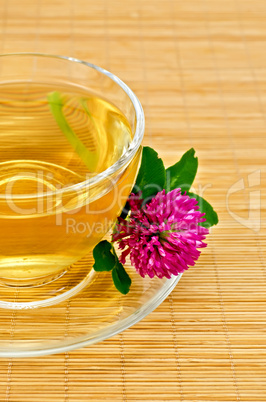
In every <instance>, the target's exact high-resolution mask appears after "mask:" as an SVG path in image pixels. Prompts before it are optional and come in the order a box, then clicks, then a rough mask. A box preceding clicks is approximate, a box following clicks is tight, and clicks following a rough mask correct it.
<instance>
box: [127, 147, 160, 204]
mask: <svg viewBox="0 0 266 402" xmlns="http://www.w3.org/2000/svg"><path fill="white" fill-rule="evenodd" d="M164 186H165V167H164V164H163V161H162V159H160V158H158V153H157V152H156V151H154V149H152V148H150V147H143V152H142V160H141V166H140V170H139V173H138V176H137V180H136V184H135V186H134V188H133V190H132V191H133V193H137V192H139V191H141V192H142V198H143V199H147V198H151V197H152V196H154V195H156V194H157V193H158V192H159V191H162V190H163V188H164Z"/></svg>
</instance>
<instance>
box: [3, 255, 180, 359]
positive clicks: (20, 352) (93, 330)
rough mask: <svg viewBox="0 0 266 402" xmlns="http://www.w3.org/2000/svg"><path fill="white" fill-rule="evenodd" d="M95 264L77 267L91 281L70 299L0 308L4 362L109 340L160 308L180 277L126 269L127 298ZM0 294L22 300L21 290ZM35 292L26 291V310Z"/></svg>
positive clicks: (88, 260) (87, 262) (89, 261)
mask: <svg viewBox="0 0 266 402" xmlns="http://www.w3.org/2000/svg"><path fill="white" fill-rule="evenodd" d="M92 261H93V259H92V256H87V257H86V258H84V259H83V260H82V261H80V262H79V270H78V271H77V272H80V275H83V273H84V270H85V269H86V270H87V272H88V273H89V274H88V276H89V280H88V281H87V283H86V286H84V287H83V289H81V290H80V291H79V292H76V293H74V294H70V295H69V296H70V297H69V298H68V299H67V300H63V301H61V302H60V301H59V303H57V304H53V303H52V305H45V306H38V300H37V305H36V304H34V305H33V306H32V307H33V308H29V307H27V308H23V306H22V307H21V308H16V309H13V310H11V309H7V308H0V322H1V333H0V357H30V356H42V355H48V354H53V353H62V352H66V351H69V350H72V349H76V348H80V347H84V346H87V345H91V344H94V343H97V342H100V341H102V340H104V339H107V338H109V337H111V336H113V335H115V334H117V333H119V332H122V331H124V330H125V329H126V328H129V327H131V326H132V325H134V324H136V323H137V322H138V321H140V320H141V319H143V318H144V317H145V316H146V315H148V314H149V313H150V312H152V311H153V310H154V309H155V308H156V307H158V306H159V305H160V304H161V303H162V302H163V300H164V299H165V298H166V297H167V296H168V295H169V294H170V292H171V291H172V290H173V289H174V287H175V286H176V284H177V283H178V281H179V280H180V278H181V276H182V275H179V276H177V277H173V278H171V279H158V278H153V279H150V278H144V279H143V278H142V277H140V276H139V275H138V274H137V273H136V272H135V270H134V268H132V267H130V266H127V265H126V266H125V267H126V269H127V271H128V273H129V274H130V276H131V279H132V286H131V290H130V292H129V293H128V295H126V296H124V295H122V294H120V293H119V292H118V291H117V290H116V289H115V287H114V285H113V282H112V278H111V273H110V272H103V273H99V274H98V273H94V271H93V270H92V269H91V267H92ZM77 272H75V278H76V276H77ZM75 280H77V278H76V279H75ZM77 282H78V281H77ZM44 286H45V285H44ZM47 286H50V289H51V298H52V296H53V294H52V283H50V284H47ZM0 290H1V291H2V292H3V291H4V292H5V297H6V300H7V302H8V300H10V302H11V303H15V302H16V300H17V299H18V296H19V299H20V300H21V299H22V297H21V295H20V294H19V292H21V289H18V288H4V287H1V289H0ZM34 291H35V290H34V288H30V289H28V291H27V292H25V298H24V300H23V301H25V303H26V304H25V305H27V306H28V303H27V298H29V299H32V298H33V296H34ZM36 294H37V293H36ZM71 296H72V297H71Z"/></svg>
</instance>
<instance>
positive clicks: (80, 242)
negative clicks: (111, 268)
mask: <svg viewBox="0 0 266 402" xmlns="http://www.w3.org/2000/svg"><path fill="white" fill-rule="evenodd" d="M0 85H1V95H0V291H1V289H2V292H1V295H0V307H4V308H12V309H14V308H15V309H16V308H17V309H20V308H21V309H23V308H34V307H38V306H44V305H50V304H55V303H57V302H59V301H62V300H65V299H66V298H68V297H70V296H72V295H74V294H76V293H77V292H78V291H80V290H81V289H82V288H84V287H85V286H88V284H89V283H92V282H93V280H94V277H95V273H94V271H93V269H92V259H91V257H90V256H89V257H86V256H87V255H90V252H91V251H92V249H93V248H94V246H95V245H96V244H97V243H98V242H99V241H100V240H101V239H102V238H103V237H104V236H105V235H106V234H107V233H108V231H109V230H110V229H111V228H112V226H113V225H114V222H115V220H116V217H117V216H119V215H120V213H121V211H122V209H123V206H124V204H125V202H126V200H127V198H128V195H129V194H130V191H131V189H132V186H133V184H134V181H135V178H136V175H137V172H138V168H139V163H140V156H141V141H142V138H143V133H144V113H143V110H142V107H141V104H140V102H139V100H138V99H137V97H136V96H135V94H134V93H133V92H132V91H131V90H130V89H129V87H128V86H127V85H126V84H124V83H123V82H122V81H121V80H120V79H119V78H117V77H116V76H114V75H113V74H111V73H110V72H108V71H106V70H104V69H102V68H100V67H97V66H95V65H93V64H90V63H87V62H83V61H80V60H77V59H74V58H68V57H61V56H51V55H44V54H33V53H21V54H8V55H1V56H0ZM45 94H47V97H46V95H45ZM66 94H68V95H66ZM69 94H72V95H73V94H75V96H74V95H73V96H72V95H71V96H72V97H71V96H70V95H69ZM78 94H81V95H80V97H81V98H80V99H82V102H83V101H84V99H85V100H86V106H84V105H83V106H84V108H83V109H82V107H81V106H79V108H77V107H76V106H75V105H74V104H73V102H74V103H75V102H77V96H78ZM49 96H50V98H49ZM66 96H68V107H67V108H65V109H64V110H63V109H62V102H63V101H65V99H66ZM74 98H75V99H74ZM47 99H48V101H47ZM49 99H50V103H49ZM73 99H74V101H73ZM95 99H97V102H98V103H97V105H98V106H97V108H96V109H93V112H91V110H88V105H89V106H90V107H92V105H94V100H95ZM98 100H99V101H98ZM71 102H72V103H71ZM82 102H81V103H82ZM101 102H103V103H101ZM105 102H106V104H107V105H109V107H110V109H108V112H106V111H105V109H104V112H102V106H103V104H105ZM73 105H74V106H73ZM64 107H65V106H64ZM93 107H94V106H93ZM60 113H61V114H60ZM119 113H120V114H119ZM58 119H59V120H58ZM60 119H61V120H60ZM62 119H63V120H62ZM96 119H97V125H96V123H95V121H96ZM102 121H103V122H104V123H102ZM104 124H107V126H106V127H108V136H107V137H104V138H103V137H102V134H101V133H102V132H101V130H103V126H104ZM96 126H97V127H96ZM71 127H72V128H71ZM73 127H74V128H73ZM99 127H101V128H99ZM76 130H79V137H77V136H75V131H76ZM86 130H87V131H86ZM91 130H94V131H95V132H96V134H97V135H96V134H95V132H93V137H90V135H91ZM123 130H124V131H123ZM125 130H126V131H125ZM129 132H130V133H131V138H130V140H128V141H127V143H126V142H125V143H123V141H124V134H123V133H126V135H128V133H129ZM73 133H74V134H73ZM71 135H72V137H71ZM73 136H74V137H73ZM89 137H90V138H89ZM91 138H93V139H94V140H93V141H92V139H91ZM110 138H111V139H112V144H113V146H112V147H109V148H108V146H109V145H108V140H109V139H110ZM118 139H119V141H120V142H117V141H118ZM73 141H74V142H73ZM75 141H76V143H75ZM77 141H78V142H79V141H80V142H79V143H78V144H77ZM86 141H87V142H88V144H86ZM121 141H122V145H121ZM80 144H81V145H80ZM82 144H83V145H84V144H85V146H83V145H82ZM80 147H83V148H82V149H81V148H80ZM85 148H86V149H85ZM80 149H81V150H80ZM84 150H85V153H86V152H87V153H86V155H85V156H86V157H87V159H89V160H91V161H92V162H90V163H92V165H93V168H92V169H88V168H87V166H86V160H84V158H83V160H82V158H81V156H82V155H81V154H82V152H81V151H84ZM118 150H120V151H119V152H120V154H119V152H118ZM95 155H96V156H95ZM90 158H91V159H90ZM95 160H96V162H95ZM99 161H101V163H100V162H99ZM97 164H98V165H97ZM87 165H88V164H87ZM14 287H15V288H16V289H17V292H16V297H15V300H14V298H13V296H12V297H11V296H10V295H11V293H9V290H8V289H10V288H13V289H12V295H13V294H14V292H13V290H14Z"/></svg>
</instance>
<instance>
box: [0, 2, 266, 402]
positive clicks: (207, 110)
mask: <svg viewBox="0 0 266 402" xmlns="http://www.w3.org/2000/svg"><path fill="white" fill-rule="evenodd" d="M0 32H1V36H0V52H1V53H6V52H12V51H38V52H46V53H53V54H62V55H69V56H74V57H78V58H82V59H85V60H87V61H90V62H92V63H95V64H98V65H100V66H102V67H105V68H107V69H109V70H111V71H112V72H113V73H115V74H117V75H118V76H119V77H121V78H122V79H123V80H124V81H126V82H127V83H128V85H129V86H131V88H132V89H133V90H134V91H135V92H136V94H137V95H138V96H139V98H140V100H141V102H142V104H143V106H144V109H145V113H146V120H147V129H146V137H145V144H148V145H150V146H152V147H154V148H156V149H157V150H158V152H159V153H160V155H161V156H162V158H163V159H164V161H165V163H166V165H170V164H172V163H173V162H175V161H176V159H177V157H179V156H180V155H181V154H182V153H183V152H185V151H186V150H187V149H188V148H189V147H191V146H193V147H194V148H195V149H196V151H197V154H198V156H199V161H200V169H199V174H198V178H197V183H196V186H195V190H196V191H197V192H198V191H204V196H205V197H206V198H207V199H208V200H209V201H210V202H212V203H213V204H214V206H215V208H216V210H217V212H218V213H219V216H220V224H219V226H218V227H217V228H214V230H213V232H212V234H211V236H209V247H208V248H207V249H206V250H204V252H203V254H202V256H201V258H200V260H199V262H198V264H197V266H196V267H195V268H191V269H190V270H189V271H188V272H187V273H186V274H185V275H184V276H183V278H182V279H181V281H180V282H179V284H178V286H177V287H176V289H175V290H174V292H173V293H172V294H171V295H170V297H168V299H167V300H166V301H165V302H164V303H163V304H162V305H161V306H160V307H159V308H157V309H156V311H154V312H153V313H152V314H150V315H149V316H148V317H146V318H145V319H144V320H143V321H142V322H140V323H138V324H137V325H135V326H134V327H133V328H131V329H128V330H127V331H125V332H123V333H122V334H120V335H117V336H115V337H113V338H111V339H109V340H107V341H105V342H102V343H100V344H97V345H94V346H90V347H87V348H84V349H80V350H76V351H72V352H69V353H66V354H60V355H53V356H46V357H39V358H31V359H29V358H28V359H1V360H0V401H10V402H11V401H12V402H20V401H23V402H24V401H26V402H27V401H29V402H35V401H38V402H42V401H45V402H48V401H49V402H50V401H58V402H61V401H62V402H63V401H64V402H68V401H69V402H79V401H95V402H96V401H97V402H98V401H113V400H114V401H186V402H192V401H197V402H201V401H204V402H205V401H230V402H232V401H249V402H255V401H265V400H266V350H265V346H266V332H265V328H266V326H265V324H266V314H265V311H266V308H265V301H266V267H265V257H266V255H265V245H266V229H265V220H266V215H265V213H266V211H265V206H266V202H265V201H266V191H265V188H266V187H265V184H266V160H265V153H266V141H265V133H266V114H265V113H266V95H265V93H266V52H265V49H266V2H265V1H264V0H242V1H240V0H239V1H238V0H236V1H233V0H230V1H229V0H187V1H181V0H134V1H133V0H124V1H118V0H116V1H115V0H113V1H108V0H99V1H91V0H70V1H66V0H65V1H63V0H53V1H51V0H45V1H44V0H43V1H42V0H39V1H33V0H24V1H21V0H0Z"/></svg>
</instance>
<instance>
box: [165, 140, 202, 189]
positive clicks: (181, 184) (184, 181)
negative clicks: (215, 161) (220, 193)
mask: <svg viewBox="0 0 266 402" xmlns="http://www.w3.org/2000/svg"><path fill="white" fill-rule="evenodd" d="M194 155H195V150H194V149H193V148H191V149H190V150H188V151H187V152H186V153H185V154H184V155H183V156H182V158H181V159H180V161H179V162H177V163H176V164H175V165H173V166H170V167H169V168H168V169H166V179H167V191H171V190H174V189H175V188H181V190H182V193H183V192H184V191H188V190H189V189H190V187H191V185H192V183H193V181H194V179H195V176H196V173H197V170H198V158H196V157H195V156H194Z"/></svg>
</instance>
